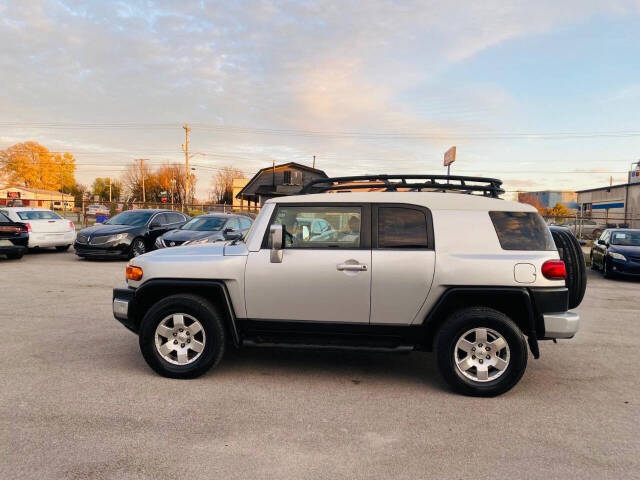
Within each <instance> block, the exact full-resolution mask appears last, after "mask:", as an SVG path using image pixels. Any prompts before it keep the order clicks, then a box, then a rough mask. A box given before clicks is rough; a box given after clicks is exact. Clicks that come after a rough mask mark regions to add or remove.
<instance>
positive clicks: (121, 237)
mask: <svg viewBox="0 0 640 480" xmlns="http://www.w3.org/2000/svg"><path fill="white" fill-rule="evenodd" d="M125 238H127V234H126V233H119V234H117V235H112V236H110V237H109V241H110V242H117V241H118V240H124V239H125Z"/></svg>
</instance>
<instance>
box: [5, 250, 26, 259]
mask: <svg viewBox="0 0 640 480" xmlns="http://www.w3.org/2000/svg"><path fill="white" fill-rule="evenodd" d="M6 255H7V258H8V259H9V260H20V259H21V258H22V257H23V256H24V252H16V253H14V252H11V253H7V254H6Z"/></svg>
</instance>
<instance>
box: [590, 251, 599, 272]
mask: <svg viewBox="0 0 640 480" xmlns="http://www.w3.org/2000/svg"><path fill="white" fill-rule="evenodd" d="M590 258H591V262H590V263H589V268H590V269H591V270H594V271H597V270H598V267H597V266H596V262H595V260H594V259H593V250H591V256H590Z"/></svg>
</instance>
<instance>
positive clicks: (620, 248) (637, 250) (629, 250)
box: [608, 244, 640, 256]
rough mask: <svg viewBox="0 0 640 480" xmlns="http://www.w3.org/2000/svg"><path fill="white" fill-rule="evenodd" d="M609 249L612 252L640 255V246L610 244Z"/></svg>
mask: <svg viewBox="0 0 640 480" xmlns="http://www.w3.org/2000/svg"><path fill="white" fill-rule="evenodd" d="M608 250H609V251H610V252H616V253H621V254H623V255H634V256H635V255H638V256H640V246H637V247H635V246H634V247H632V246H628V245H613V244H612V245H609V248H608Z"/></svg>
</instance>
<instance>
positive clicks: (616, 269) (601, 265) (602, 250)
mask: <svg viewBox="0 0 640 480" xmlns="http://www.w3.org/2000/svg"><path fill="white" fill-rule="evenodd" d="M591 268H592V269H594V270H602V273H603V274H604V276H605V277H611V276H614V275H627V276H630V277H637V278H640V229H631V228H615V229H607V230H605V231H604V232H602V235H601V236H600V238H599V239H598V240H597V241H596V242H595V243H594V244H593V247H591Z"/></svg>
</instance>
